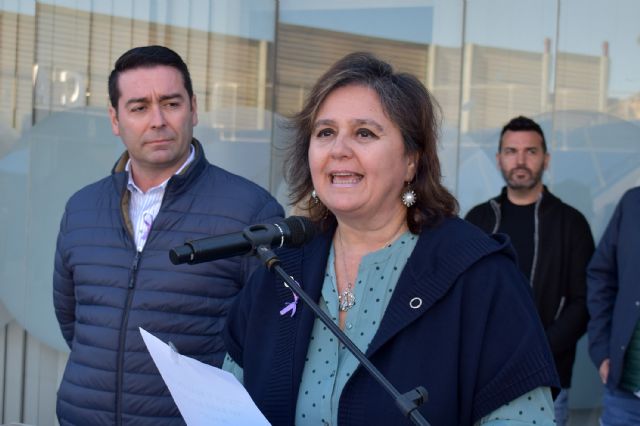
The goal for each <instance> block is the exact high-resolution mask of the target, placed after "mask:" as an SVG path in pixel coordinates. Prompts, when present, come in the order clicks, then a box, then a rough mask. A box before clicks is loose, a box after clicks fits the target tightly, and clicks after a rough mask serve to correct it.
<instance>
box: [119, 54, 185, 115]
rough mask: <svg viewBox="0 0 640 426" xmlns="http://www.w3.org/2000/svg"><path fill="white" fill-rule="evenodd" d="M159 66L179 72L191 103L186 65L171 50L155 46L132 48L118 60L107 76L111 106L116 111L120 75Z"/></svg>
mask: <svg viewBox="0 0 640 426" xmlns="http://www.w3.org/2000/svg"><path fill="white" fill-rule="evenodd" d="M159 65H166V66H169V67H173V68H175V69H177V70H178V71H180V74H182V81H183V83H184V88H185V89H186V91H187V93H188V94H189V101H191V99H192V98H193V86H192V84H191V75H189V69H188V68H187V64H185V63H184V61H183V60H182V58H181V57H180V55H178V54H177V53H176V52H174V51H173V50H171V49H169V48H168V47H165V46H157V45H156V46H142V47H134V48H133V49H131V50H129V51H127V52H125V53H124V54H123V55H122V56H120V57H119V58H118V60H117V61H116V63H115V65H114V67H113V71H111V74H110V75H109V101H110V102H111V106H112V107H113V108H114V109H115V110H118V100H119V99H120V95H121V94H120V90H119V88H118V77H119V76H120V74H121V73H123V72H125V71H128V70H132V69H135V68H151V67H156V66H159Z"/></svg>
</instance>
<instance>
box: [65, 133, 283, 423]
mask: <svg viewBox="0 0 640 426" xmlns="http://www.w3.org/2000/svg"><path fill="white" fill-rule="evenodd" d="M194 146H195V149H196V157H195V159H194V161H193V163H191V164H190V165H189V167H188V168H187V169H186V171H184V172H183V173H181V174H180V175H176V176H173V177H172V178H171V179H170V181H169V183H168V185H167V188H166V192H165V195H164V198H163V200H162V206H161V208H160V211H159V213H158V215H157V217H156V219H155V221H154V223H153V228H152V229H151V233H150V234H149V237H148V240H147V243H146V245H145V247H144V250H143V251H142V252H140V253H138V252H137V250H136V246H135V243H134V240H133V237H132V230H131V225H130V223H129V222H130V221H129V216H128V212H129V208H128V200H129V194H130V193H129V191H128V190H127V188H126V187H127V173H126V172H124V171H123V170H124V164H125V162H126V159H127V158H126V156H125V157H123V158H122V159H121V160H120V161H119V162H118V164H117V165H116V167H115V168H114V172H113V173H112V174H111V176H109V177H107V178H104V179H102V180H100V181H98V182H96V183H93V184H91V185H89V186H87V187H85V188H84V189H81V190H80V191H78V192H77V193H76V194H75V195H73V196H72V197H71V198H70V199H69V201H68V203H67V206H66V209H65V212H64V216H63V217H62V221H61V225H60V233H59V236H58V242H57V249H56V257H55V270H54V279H53V290H54V305H55V311H56V315H57V318H58V321H59V323H60V328H61V330H62V334H63V336H64V338H65V340H66V341H67V344H68V345H69V347H70V348H71V354H70V356H69V360H68V362H67V366H66V369H65V372H64V377H63V378H62V383H61V385H60V389H59V391H58V404H57V414H58V417H59V420H60V424H62V425H68V424H75V425H89V424H91V425H115V424H126V425H161V424H162V425H179V424H184V421H183V420H182V418H181V417H180V414H179V412H178V410H177V408H176V406H175V404H174V402H173V399H172V398H171V396H170V394H169V391H168V390H167V387H166V386H165V384H164V382H163V380H162V378H161V377H160V375H159V373H158V370H157V369H156V367H155V365H154V364H153V361H152V359H151V357H150V355H149V353H148V352H147V349H146V347H145V346H144V343H143V341H142V338H141V336H140V333H139V331H138V327H143V328H144V329H146V330H147V331H149V332H151V333H153V334H154V335H156V336H157V337H159V338H160V339H162V340H164V341H171V342H173V343H174V345H175V346H176V347H177V349H178V351H179V352H180V353H182V354H184V355H188V356H191V357H194V358H196V359H199V360H200V361H203V362H205V363H207V364H213V365H220V364H221V363H222V359H223V356H224V353H225V350H224V345H223V340H222V330H223V327H224V323H225V318H226V315H227V313H228V310H229V307H230V305H231V302H232V300H233V299H234V297H235V295H236V294H237V293H238V292H239V291H240V289H241V288H242V286H243V284H244V283H245V281H246V280H247V279H248V276H249V274H250V273H251V272H252V271H253V269H254V268H255V266H256V263H255V262H253V261H252V260H251V259H249V258H232V259H226V260H219V261H215V262H208V263H202V264H198V265H180V266H175V265H173V264H171V262H170V260H169V250H170V249H171V248H173V247H175V246H177V245H181V244H183V243H184V242H185V241H187V240H191V239H197V238H203V237H207V236H211V235H217V234H224V233H228V232H234V231H238V230H241V229H242V228H244V227H245V226H247V225H249V224H252V223H261V222H271V221H274V220H277V217H281V216H282V215H283V211H282V207H280V205H279V204H278V203H277V202H276V201H275V200H274V199H273V198H272V197H271V196H270V195H269V194H268V193H267V191H265V190H264V189H262V188H260V187H258V186H257V185H255V184H254V183H251V182H249V181H248V180H246V179H244V178H242V177H239V176H236V175H233V174H231V173H228V172H226V171H224V170H222V169H220V168H218V167H216V166H213V165H211V164H209V162H208V161H207V160H206V158H205V156H204V153H203V151H202V146H201V145H200V144H199V143H198V142H197V141H195V140H194Z"/></svg>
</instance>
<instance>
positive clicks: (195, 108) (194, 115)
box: [191, 93, 198, 126]
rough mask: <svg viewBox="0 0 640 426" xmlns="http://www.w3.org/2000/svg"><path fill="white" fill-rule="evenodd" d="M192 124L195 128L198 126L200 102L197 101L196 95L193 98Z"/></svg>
mask: <svg viewBox="0 0 640 426" xmlns="http://www.w3.org/2000/svg"><path fill="white" fill-rule="evenodd" d="M191 124H192V125H193V126H195V125H196V124H198V102H197V101H196V94H195V93H194V94H193V96H192V97H191Z"/></svg>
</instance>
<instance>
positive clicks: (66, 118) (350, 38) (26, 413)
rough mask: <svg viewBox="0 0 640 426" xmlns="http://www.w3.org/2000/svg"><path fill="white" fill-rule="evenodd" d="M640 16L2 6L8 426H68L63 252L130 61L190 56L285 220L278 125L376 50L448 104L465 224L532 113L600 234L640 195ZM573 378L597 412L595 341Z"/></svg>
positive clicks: (615, 11) (214, 113) (120, 2)
mask: <svg viewBox="0 0 640 426" xmlns="http://www.w3.org/2000/svg"><path fill="white" fill-rule="evenodd" d="M639 17H640V3H638V2H637V1H635V0H619V1H615V2H611V1H607V0H542V1H540V0H453V1H452V0H324V1H322V2H318V1H312V0H280V1H277V0H180V1H178V0H140V1H138V0H136V1H135V2H134V1H132V0H100V1H95V0H0V96H1V99H2V102H0V130H1V131H0V198H1V199H2V203H0V424H2V423H10V422H23V423H27V424H33V425H36V424H37V425H43V426H46V425H54V424H56V420H55V394H56V390H57V386H58V383H59V380H60V377H61V374H62V371H63V368H64V365H65V362H66V358H67V351H68V350H67V348H66V346H65V344H64V342H63V339H62V337H61V335H60V332H59V330H58V326H57V323H56V321H55V317H54V314H53V307H52V289H51V275H52V269H53V255H54V249H55V237H56V234H57V230H58V224H59V220H60V217H61V214H62V211H63V208H64V203H65V201H66V199H67V198H68V197H69V196H70V195H71V194H72V193H73V192H75V191H76V190H77V189H79V188H81V187H82V186H84V185H86V184H88V183H90V182H92V181H95V180H97V179H99V178H100V177H102V176H105V175H106V174H108V173H109V171H110V169H111V167H112V165H113V162H114V161H115V160H116V158H117V157H118V155H119V154H120V152H121V151H122V150H123V146H122V143H121V142H120V140H119V139H118V138H116V137H115V136H113V135H112V134H111V129H110V125H109V121H108V115H107V105H108V95H107V77H108V74H109V72H110V70H111V69H112V66H113V63H114V61H115V59H116V58H117V57H119V56H120V55H121V54H122V53H123V52H124V51H126V50H127V49H129V48H131V47H134V46H139V45H148V44H163V45H166V46H168V47H171V48H172V49H174V50H176V51H177V52H178V53H180V54H181V56H182V57H183V58H184V59H185V61H186V62H187V64H188V65H189V68H190V70H191V73H192V79H193V84H194V92H195V94H196V96H197V97H198V104H199V118H200V123H199V124H198V126H197V127H196V131H195V135H196V137H198V138H199V139H200V140H201V141H202V142H203V145H204V148H205V151H206V153H207V156H208V158H209V159H210V160H211V161H212V162H214V163H216V164H218V165H220V166H222V167H224V168H227V169H229V170H231V171H233V172H235V173H238V174H241V175H243V176H246V177H248V178H249V179H251V180H253V181H255V182H257V183H258V184H260V185H262V186H263V187H265V188H267V189H268V190H270V191H271V192H272V193H273V194H274V195H275V196H276V197H277V198H278V199H279V201H280V202H281V203H282V204H283V205H287V204H288V199H287V187H286V184H285V183H284V182H283V179H282V158H281V155H280V154H281V150H279V148H280V147H282V146H283V144H284V143H285V142H286V140H287V138H288V137H289V136H290V135H288V134H287V131H286V130H285V128H284V127H283V126H282V123H284V121H285V120H286V117H287V116H289V115H291V114H292V113H294V112H295V111H297V110H298V109H299V108H300V107H301V105H302V103H303V101H304V98H305V96H306V95H307V93H308V91H309V89H310V88H311V86H312V85H313V83H314V81H315V80H316V79H317V78H318V77H319V76H320V75H321V74H322V73H323V72H324V71H325V70H326V69H327V68H328V67H329V65H330V64H332V63H333V62H334V61H335V60H337V59H338V58H340V57H341V56H343V55H344V54H346V53H348V52H352V51H356V50H365V51H371V52H374V53H375V54H377V55H378V56H380V57H382V58H383V59H385V60H388V61H390V62H391V63H392V64H393V65H394V66H395V67H396V68H397V69H400V70H402V71H407V72H411V73H413V74H415V75H416V76H418V77H419V78H420V79H421V80H422V81H423V82H424V84H425V85H426V86H427V87H428V88H429V89H430V90H431V92H432V93H433V94H434V95H435V97H436V99H437V100H438V102H439V104H440V106H441V108H442V113H443V123H442V134H441V142H440V143H441V145H440V148H441V150H440V153H441V156H442V160H443V172H444V175H445V182H446V184H447V186H448V187H449V188H450V189H451V190H452V192H454V194H455V195H456V197H457V198H458V200H459V201H460V205H461V213H462V214H464V213H465V212H466V211H467V210H468V209H469V208H470V207H472V206H473V205H475V204H476V203H478V202H480V201H483V200H486V199H487V198H489V197H490V196H491V195H493V194H495V193H497V192H498V190H499V188H500V187H501V186H502V177H501V175H500V173H499V172H498V170H497V169H496V167H495V164H494V154H495V152H496V150H497V144H498V136H499V132H500V128H501V127H502V125H503V124H504V123H506V122H507V121H508V120H509V119H510V118H512V117H513V116H516V115H520V114H523V115H528V116H530V117H532V118H534V119H535V120H537V121H538V122H539V123H540V124H541V125H542V127H543V129H544V130H545V133H546V135H547V140H548V144H549V149H550V152H551V155H552V160H551V164H550V169H549V170H548V172H547V173H546V175H545V180H546V181H545V183H546V184H547V185H548V186H549V187H550V189H551V190H552V191H553V192H554V193H555V194H557V195H559V196H560V197H561V198H563V200H564V201H566V202H568V203H570V204H572V205H574V206H575V207H577V208H578V209H579V210H580V211H581V212H582V213H583V214H584V215H585V216H586V217H587V219H588V220H589V223H590V225H591V227H592V230H593V232H594V235H595V237H596V239H599V237H600V235H601V233H602V231H603V230H604V227H605V226H606V223H607V221H608V219H609V217H610V215H611V213H612V210H613V207H614V205H615V203H616V202H617V201H618V199H619V198H620V196H621V195H622V193H623V192H624V191H625V190H627V189H629V188H631V187H633V186H636V185H638V184H639V183H640V29H639V28H638V26H637V24H636V22H637V20H638V18H639ZM574 371H575V373H574V385H573V392H572V396H571V401H570V404H571V407H572V408H573V409H575V410H587V411H589V410H593V411H594V412H596V411H597V407H598V405H599V402H600V401H599V398H600V394H601V385H600V383H599V381H598V378H597V373H596V371H595V368H594V367H593V366H592V365H591V363H590V361H589V360H588V357H587V353H586V341H585V339H583V340H582V341H581V343H580V345H579V354H578V359H577V362H576V365H575V370H574ZM594 418H595V417H594ZM593 424H597V423H593Z"/></svg>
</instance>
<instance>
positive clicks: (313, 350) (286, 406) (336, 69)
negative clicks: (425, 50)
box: [225, 53, 557, 426]
mask: <svg viewBox="0 0 640 426" xmlns="http://www.w3.org/2000/svg"><path fill="white" fill-rule="evenodd" d="M438 117H439V115H438V107H437V104H436V103H435V101H434V100H433V99H432V97H431V96H430V94H429V93H428V91H427V90H426V89H425V87H424V86H423V85H422V84H421V83H420V82H419V80H417V79H416V78H415V77H414V76H412V75H409V74H403V73H395V72H394V70H393V69H392V67H391V66H390V65H389V64H387V63H385V62H383V61H381V60H379V59H377V58H376V57H374V56H372V55H370V54H367V53H353V54H350V55H347V56H346V57H344V58H343V59H341V60H340V61H338V62H337V63H336V64H335V65H333V67H331V69H329V70H328V71H327V72H326V73H325V74H324V75H323V76H322V77H321V78H320V79H319V80H318V82H317V83H316V84H315V86H314V87H313V89H312V90H311V93H310V95H309V97H308V99H307V101H306V103H305V105H304V108H303V109H302V111H301V112H300V113H298V114H297V115H296V116H295V117H294V118H293V120H292V126H293V128H294V129H295V140H293V141H292V143H291V145H290V147H289V148H290V149H289V151H288V158H287V161H286V162H285V165H286V172H285V173H286V178H287V182H288V183H289V185H290V188H291V196H292V201H293V203H295V204H297V205H300V204H304V205H305V209H308V215H309V217H310V218H311V219H312V220H313V221H315V222H317V224H318V226H319V228H320V230H321V232H320V234H319V235H318V236H317V237H315V238H314V239H313V240H312V241H311V242H310V243H309V244H307V245H305V246H304V247H302V248H296V249H282V250H280V251H278V256H279V258H280V260H281V262H282V267H283V268H284V270H285V271H287V272H288V273H290V274H291V275H292V276H293V277H294V278H295V279H296V280H297V281H298V282H299V283H300V285H301V286H302V288H303V289H304V290H305V291H306V292H307V293H308V294H309V295H310V296H311V297H312V298H314V300H316V301H317V302H318V304H319V305H320V307H321V309H322V310H324V311H325V312H326V313H327V314H328V315H329V316H330V317H331V318H333V320H334V321H335V322H336V323H337V324H338V325H339V326H340V328H341V329H343V330H344V332H345V333H346V334H347V336H349V337H350V338H351V339H352V340H353V342H354V343H355V344H356V345H357V346H358V347H359V348H360V350H362V351H363V352H364V353H365V354H366V356H367V358H368V359H369V360H370V361H371V362H372V363H373V364H374V365H375V366H376V367H377V368H378V369H379V370H380V372H381V373H382V374H383V375H384V376H385V377H386V378H387V379H388V380H389V381H390V382H391V383H392V384H393V385H394V386H395V387H396V389H398V390H399V391H400V392H401V393H402V392H406V391H408V390H410V389H413V388H415V387H416V386H423V387H425V388H426V389H427V390H428V392H429V400H428V402H426V403H425V404H423V405H421V406H420V408H419V410H420V412H421V413H422V415H423V416H424V417H425V418H426V419H427V421H429V422H430V423H431V424H432V425H434V426H436V425H446V426H449V425H474V424H482V425H505V424H512V423H510V421H512V420H513V421H514V422H515V421H518V422H519V423H517V424H518V425H521V424H536V425H541V424H542V425H544V424H553V403H552V401H551V395H550V391H549V387H550V386H557V378H556V373H555V367H554V365H553V360H552V358H551V355H550V352H549V349H548V347H547V341H546V337H545V335H544V332H543V330H542V327H541V325H540V323H539V319H538V316H537V313H536V311H535V309H534V307H533V303H532V301H531V300H530V299H531V297H530V294H529V291H530V290H529V288H528V286H527V284H526V282H525V280H524V278H523V277H522V276H521V274H520V272H519V271H518V268H517V266H516V264H515V263H514V259H513V256H514V255H513V251H512V249H511V247H510V245H509V244H508V242H506V241H505V239H504V238H500V237H496V238H491V237H489V236H487V235H485V234H484V233H483V232H482V231H481V230H479V229H477V228H475V227H474V226H472V225H470V224H467V223H466V222H464V221H462V220H461V219H459V218H458V217H457V216H456V212H457V203H456V200H455V199H454V197H453V196H452V195H451V194H450V193H449V192H448V191H447V190H446V189H445V188H444V186H443V185H442V183H441V172H440V162H439V159H438V153H437V138H438V124H439V118H438ZM291 299H292V293H291V291H290V290H289V289H288V288H287V287H286V286H285V285H284V283H283V281H282V280H281V279H279V278H277V277H276V276H275V275H273V274H271V273H269V272H268V271H267V270H266V269H264V270H258V271H257V272H256V273H255V274H254V275H253V277H252V278H251V280H250V282H249V283H248V284H247V285H246V286H245V289H244V290H243V291H242V293H241V294H240V296H239V297H238V298H237V299H236V302H235V303H234V305H233V307H232V309H231V312H230V315H229V317H228V323H227V328H226V330H225V343H226V345H227V351H228V356H227V359H226V361H225V368H226V369H228V370H230V371H232V372H234V374H236V376H237V377H239V378H240V380H241V381H243V383H244V385H245V387H246V389H247V390H248V392H249V394H250V395H251V397H252V398H253V399H254V401H255V402H256V404H257V405H258V407H259V408H260V409H261V411H262V412H263V413H264V414H265V416H266V417H267V419H269V421H270V422H271V423H272V424H274V425H293V424H297V425H306V424H317V425H322V424H331V425H360V424H361V425H399V424H408V423H409V420H408V419H406V418H405V417H403V416H402V414H401V413H400V411H399V410H398V409H397V408H396V407H395V405H394V401H393V399H392V398H391V397H390V396H389V395H388V394H387V393H386V392H385V390H384V389H383V388H382V387H381V386H379V385H378V383H377V382H375V381H374V379H373V378H372V377H371V376H370V375H369V374H368V373H367V371H365V370H364V369H363V368H362V367H361V366H360V365H359V362H358V361H357V360H356V358H355V357H354V356H353V355H352V354H351V353H350V352H349V351H348V350H347V349H346V348H345V347H344V346H343V345H342V344H340V343H339V342H338V340H337V339H336V338H335V336H333V334H331V332H330V331H329V330H328V329H327V328H326V327H325V326H324V325H323V324H322V322H321V321H320V320H317V319H316V318H315V317H314V315H313V313H312V311H311V310H310V309H308V308H306V307H305V306H302V304H301V303H300V304H299V306H297V309H296V311H295V314H294V315H290V312H287V313H286V314H284V315H283V314H281V310H282V308H283V307H284V306H286V305H287V304H289V303H291Z"/></svg>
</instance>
